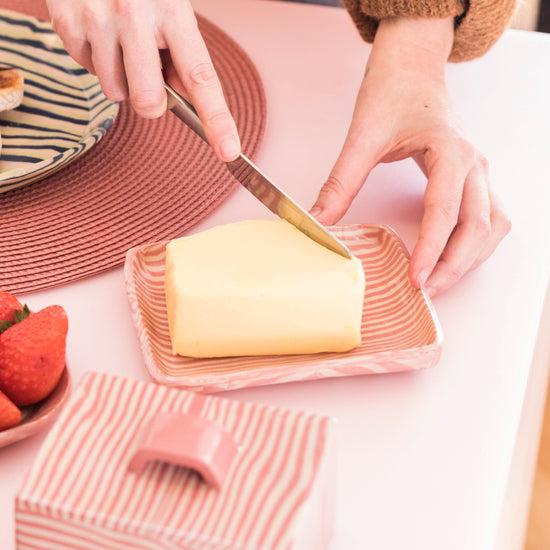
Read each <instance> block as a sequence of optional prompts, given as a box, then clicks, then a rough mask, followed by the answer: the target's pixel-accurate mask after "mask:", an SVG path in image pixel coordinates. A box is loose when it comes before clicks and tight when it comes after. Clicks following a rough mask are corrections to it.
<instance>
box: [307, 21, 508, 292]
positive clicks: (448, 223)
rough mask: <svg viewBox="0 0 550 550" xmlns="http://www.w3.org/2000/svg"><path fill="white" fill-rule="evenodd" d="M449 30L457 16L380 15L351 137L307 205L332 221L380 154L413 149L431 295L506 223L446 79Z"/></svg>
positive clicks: (414, 258) (417, 280)
mask: <svg viewBox="0 0 550 550" xmlns="http://www.w3.org/2000/svg"><path fill="white" fill-rule="evenodd" d="M452 32H453V27H452V20H427V19H413V18H395V19H390V20H383V21H382V22H381V23H380V26H379V28H378V31H377V34H376V38H375V40H374V44H373V49H372V51H371V55H370V57H369V62H368V65H367V72H366V74H365V78H364V80H363V82H362V85H361V88H360V90H359V94H358V98H357V102H356V105H355V110H354V114H353V118H352V122H351V125H350V129H349V132H348V135H347V137H346V141H345V143H344V146H343V148H342V151H341V153H340V155H339V157H338V159H337V161H336V163H335V165H334V167H333V169H332V171H331V173H330V176H329V178H328V179H327V182H326V183H325V184H324V186H323V187H322V189H321V191H320V193H319V196H318V198H317V201H316V202H315V204H314V206H313V207H312V209H311V213H312V214H313V215H314V216H315V217H316V218H317V219H318V220H319V221H320V222H321V223H324V224H326V225H330V224H334V223H336V222H337V221H338V220H339V219H340V218H341V217H342V216H343V215H344V214H345V212H346V211H347V209H348V208H349V206H350V204H351V202H352V200H353V198H354V197H355V196H356V194H357V193H358V192H359V190H360V188H361V187H362V185H363V183H364V182H365V180H366V178H367V176H368V174H369V173H370V171H371V170H372V169H373V168H374V167H375V166H376V165H377V164H378V163H380V162H392V161H396V160H401V159H404V158H408V157H412V158H413V159H414V160H415V161H416V162H417V164H418V165H419V166H420V167H421V169H422V170H423V171H424V173H425V175H426V176H427V178H428V181H427V186H426V191H425V195H424V216H423V219H422V223H421V226H420V232H419V237H418V241H417V244H416V246H415V248H414V250H413V252H412V255H411V262H410V266H409V277H410V280H411V283H412V284H413V285H414V286H415V287H417V288H420V287H424V288H425V289H426V291H427V292H428V293H429V294H430V295H432V296H433V295H435V294H437V293H439V292H442V291H444V290H446V289H447V288H449V287H450V286H451V285H452V284H454V283H455V282H456V281H457V280H459V279H460V278H461V277H462V276H463V275H464V274H465V273H466V272H468V271H470V270H472V269H475V268H476V267H477V266H479V265H480V264H481V263H482V262H483V261H484V260H486V259H487V258H488V257H489V256H490V255H491V254H492V252H493V251H494V250H495V248H496V247H497V245H498V244H499V242H500V241H501V240H502V239H503V238H504V236H505V235H506V234H507V233H508V232H509V230H510V221H509V220H508V218H507V217H506V215H505V214H504V212H503V209H502V206H501V203H500V200H499V199H498V197H497V196H496V194H495V193H494V191H493V190H492V189H491V185H490V183H489V176H488V166H487V161H486V159H485V158H484V157H483V155H481V153H479V152H478V151H477V150H476V149H475V148H474V147H473V146H472V145H471V144H470V142H469V141H468V140H467V138H466V136H465V133H464V130H463V128H462V124H461V121H460V120H459V118H458V116H457V115H456V113H455V111H454V109H453V106H452V103H451V99H450V97H449V94H448V92H447V89H446V86H445V82H444V66H445V62H446V59H447V56H448V54H449V51H450V48H451V46H452Z"/></svg>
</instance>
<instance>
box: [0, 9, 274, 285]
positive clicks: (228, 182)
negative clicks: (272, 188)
mask: <svg viewBox="0 0 550 550" xmlns="http://www.w3.org/2000/svg"><path fill="white" fill-rule="evenodd" d="M0 8H3V9H13V10H17V11H19V12H22V13H26V14H29V15H33V16H36V17H41V18H45V17H47V10H46V9H45V5H44V3H43V2H41V1H36V0H32V1H29V0H24V1H23V0H20V1H13V0H11V1H5V0H3V1H1V2H0ZM198 19H199V24H200V27H201V31H202V33H203V36H204V39H205V41H206V43H207V45H208V48H209V50H210V54H211V56H212V59H213V61H214V64H215V66H216V69H217V71H218V74H219V76H220V79H221V81H222V83H223V86H224V91H225V94H226V98H227V101H228V104H229V107H230V109H231V111H232V113H233V115H234V117H235V120H236V123H237V126H238V128H239V132H240V135H241V140H242V143H243V151H244V152H245V154H247V155H248V156H251V157H254V156H255V154H256V152H257V151H258V149H259V147H260V143H261V140H262V137H263V132H264V126H265V113H266V103H265V95H264V90H263V86H262V82H261V79H260V77H259V74H258V72H257V70H256V68H255V67H254V65H253V63H252V61H251V60H250V58H249V57H248V55H247V54H246V53H245V52H244V51H243V50H242V48H241V47H240V46H239V45H238V44H237V43H236V42H235V41H234V40H233V39H231V38H230V37H229V36H228V35H226V34H225V33H224V32H223V31H222V30H221V29H219V28H218V27H216V26H215V25H214V24H213V23H211V22H209V21H208V20H206V19H204V18H203V17H200V16H198ZM237 186H238V184H237V183H236V181H235V180H234V179H233V177H232V176H231V175H230V173H229V172H228V170H227V169H226V167H225V165H224V164H223V163H221V162H219V161H218V160H217V159H216V157H215V156H214V154H213V153H212V151H211V150H210V148H209V147H208V146H207V145H206V144H204V143H203V142H202V141H201V140H200V139H199V138H198V137H196V136H195V135H194V134H193V133H192V132H191V131H190V130H188V129H187V127H185V125H184V124H183V123H182V122H181V121H180V120H179V119H177V118H176V117H175V116H174V115H173V114H172V113H167V114H165V115H164V116H163V117H161V118H160V119H157V120H146V119H142V118H140V117H138V116H137V115H136V114H135V112H134V111H133V110H132V108H131V106H130V105H129V104H128V103H126V102H124V103H122V104H121V105H120V111H119V114H118V116H117V118H116V120H115V123H114V124H113V127H112V128H111V129H110V130H109V132H108V134H107V135H106V136H105V137H104V138H103V139H102V140H101V141H100V142H99V143H98V144H97V145H96V146H94V147H93V148H92V149H91V150H90V151H89V152H87V153H85V154H84V155H83V156H82V157H80V158H79V159H77V160H76V161H75V162H74V163H73V164H71V165H70V166H68V167H66V168H65V169H63V170H62V171H60V172H58V173H56V174H54V175H52V176H50V177H48V178H46V179H44V180H41V181H38V182H35V183H32V184H30V185H28V186H26V187H23V188H21V189H17V190H14V191H9V192H6V193H2V194H0V213H1V215H0V289H3V290H8V291H11V292H14V293H16V294H20V293H27V292H32V291H36V290H39V289H44V288H49V287H53V286H56V285H60V284H63V283H66V282H69V281H74V280H76V279H80V278H83V277H86V276H89V275H93V274H95V273H99V272H101V271H104V270H106V269H109V268H112V267H115V266H119V265H122V264H123V263H124V257H125V254H126V251H127V250H128V249H129V248H131V247H134V246H137V245H139V244H143V243H146V242H149V241H158V240H162V239H172V238H175V237H178V236H181V235H182V234H183V233H185V231H187V230H188V229H189V228H191V227H192V226H194V225H195V224H197V223H198V222H199V221H201V220H202V219H203V218H204V217H206V216H207V215H208V214H210V213H211V212H212V211H213V210H214V209H216V208H217V207H218V206H219V205H220V204H221V203H222V202H223V201H224V200H225V199H226V198H227V197H228V196H229V195H230V194H231V193H232V192H233V191H234V190H235V189H236V187H237Z"/></svg>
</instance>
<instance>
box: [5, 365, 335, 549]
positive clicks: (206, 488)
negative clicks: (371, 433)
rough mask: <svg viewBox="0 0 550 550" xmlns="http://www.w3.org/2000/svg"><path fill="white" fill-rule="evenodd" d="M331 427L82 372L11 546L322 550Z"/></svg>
mask: <svg viewBox="0 0 550 550" xmlns="http://www.w3.org/2000/svg"><path fill="white" fill-rule="evenodd" d="M332 424H333V422H332V420H331V419H330V418H327V417H322V416H318V415H314V414H310V413H304V412H298V411H292V410H287V409H281V408H276V407H273V406H265V405H257V404H252V403H246V402H240V401H233V400H229V399H224V398H220V397H215V396H209V395H204V394H198V393H192V392H187V391H183V390H179V389H175V388H168V387H166V386H160V385H156V384H150V383H145V382H139V381H135V380H129V379H124V378H119V377H114V376H111V375H107V374H100V373H87V374H86V375H84V377H83V379H82V381H81V383H80V384H79V386H78V387H77V388H76V390H75V391H74V393H73V395H72V396H71V398H70V400H69V402H68V403H67V405H66V406H65V408H64V410H63V411H62V413H61V415H60V416H59V418H58V420H57V421H56V423H55V424H54V426H53V428H52V429H51V431H50V433H49V434H48V436H47V438H46V439H45V441H44V443H43V445H42V447H41V449H40V452H39V455H38V457H37V459H36V461H35V464H34V465H33V467H32V469H31V471H30V472H29V473H28V476H27V478H26V480H25V482H24V485H23V487H22V489H21V491H20V492H19V494H18V496H17V502H16V531H17V535H16V538H17V548H18V550H22V549H30V548H45V547H46V546H44V543H45V542H47V545H48V546H47V547H48V548H78V549H82V550H86V549H99V548H101V549H105V548H117V549H118V548H143V549H153V548H154V549H180V548H181V549H185V550H195V549H197V550H198V549H201V550H207V549H208V550H218V549H220V550H221V549H237V550H238V549H243V550H244V549H257V550H259V549H262V550H263V549H266V550H267V549H300V548H303V549H304V550H305V549H306V548H307V549H308V550H316V549H319V550H320V549H323V548H326V546H327V544H328V539H329V537H330V531H331V526H332V521H333V515H332V512H333V510H332V508H333V502H334V462H333V458H334V456H333V455H334V449H333V445H332V443H331V435H330V434H331V428H332Z"/></svg>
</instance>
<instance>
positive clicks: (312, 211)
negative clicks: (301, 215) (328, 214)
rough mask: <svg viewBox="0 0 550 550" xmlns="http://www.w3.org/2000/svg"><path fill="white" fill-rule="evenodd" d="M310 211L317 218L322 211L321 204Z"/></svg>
mask: <svg viewBox="0 0 550 550" xmlns="http://www.w3.org/2000/svg"><path fill="white" fill-rule="evenodd" d="M309 213H310V214H311V215H312V216H313V217H314V218H315V217H316V216H318V215H319V214H320V213H321V207H320V206H314V207H313V208H312V209H311V210H310V211H309Z"/></svg>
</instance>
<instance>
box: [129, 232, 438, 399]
mask: <svg viewBox="0 0 550 550" xmlns="http://www.w3.org/2000/svg"><path fill="white" fill-rule="evenodd" d="M332 231H333V232H334V233H335V234H336V236H338V237H339V238H340V239H341V240H342V241H343V242H344V243H345V244H346V245H347V246H348V247H349V248H350V250H351V252H352V253H353V254H354V255H355V256H357V257H358V258H359V259H360V260H361V261H362V264H363V268H364V271H365V279H366V288H365V301H364V305H363V321H362V326H361V333H362V343H361V345H360V346H359V347H357V348H356V349H354V350H352V351H349V352H346V353H320V354H315V355H286V356H284V355H280V356H262V357H228V358H213V359H193V358H187V357H180V356H175V355H173V354H172V349H171V342H170V334H169V330H168V321H167V316H166V303H165V295H164V266H165V247H166V241H164V242H159V243H153V244H147V245H144V246H140V247H136V248H133V249H131V250H130V251H129V252H128V254H127V258H126V264H125V276H126V285H127V292H128V299H129V303H130V307H131V310H132V315H133V320H134V324H135V328H136V332H137V336H138V340H139V344H140V347H141V351H142V353H143V357H144V360H145V366H146V368H147V370H148V371H149V374H150V375H151V376H152V377H153V378H154V379H155V380H156V381H157V382H160V383H163V384H168V385H175V386H183V387H187V388H190V389H195V390H201V391H219V390H228V389H235V388H241V387H246V386H257V385H263V384H276V383H281V382H290V381H296V380H309V379H315V378H325V377H334V376H348V375H357V374H373V373H389V372H398V371H406V370H415V369H423V368H428V367H432V366H434V365H435V364H436V363H437V361H438V360H439V357H440V354H441V342H442V335H441V329H440V327H439V322H438V320H437V317H436V315H435V312H434V310H433V307H432V305H431V303H430V301H429V299H428V298H427V296H426V295H425V294H424V292H422V291H418V290H416V289H414V288H413V287H412V286H411V284H410V282H409V279H408V275H407V267H408V262H409V255H408V252H407V250H406V249H405V246H404V245H403V243H402V242H401V240H400V239H399V237H398V236H397V235H396V234H395V232H394V231H392V230H391V229H390V228H388V227H386V226H379V225H362V224H355V225H344V226H339V227H333V228H332ZM327 321H328V322H330V319H328V320H327Z"/></svg>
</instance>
